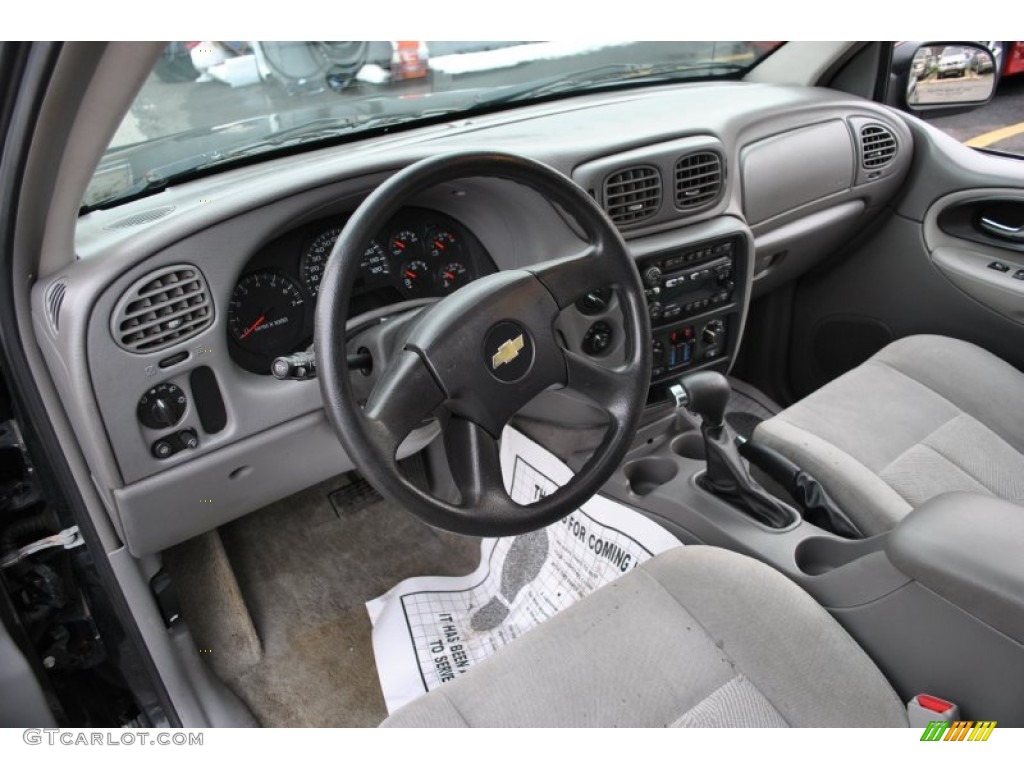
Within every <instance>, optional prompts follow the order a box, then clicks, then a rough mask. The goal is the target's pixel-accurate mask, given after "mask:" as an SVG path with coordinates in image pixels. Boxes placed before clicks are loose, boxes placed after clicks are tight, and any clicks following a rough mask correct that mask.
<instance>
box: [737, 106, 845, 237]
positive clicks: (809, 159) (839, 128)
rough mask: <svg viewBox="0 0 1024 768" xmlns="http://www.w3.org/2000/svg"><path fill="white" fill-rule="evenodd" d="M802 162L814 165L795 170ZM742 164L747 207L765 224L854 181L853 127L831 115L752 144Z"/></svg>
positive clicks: (750, 215)
mask: <svg viewBox="0 0 1024 768" xmlns="http://www.w3.org/2000/svg"><path fill="white" fill-rule="evenodd" d="M801 158H802V161H801ZM801 162H803V163H806V164H807V166H808V168H809V169H813V170H805V171H804V172H803V173H792V172H791V171H792V169H793V165H794V163H801ZM740 168H741V172H742V174H743V203H744V205H743V208H744V212H745V213H746V216H747V220H748V221H749V222H750V223H751V224H760V223H761V222H762V221H765V220H767V219H770V218H772V217H774V216H777V215H779V214H780V213H785V212H787V211H790V210H792V209H794V208H799V207H800V206H802V205H806V204H807V203H811V202H814V201H815V200H820V199H821V198H824V197H828V196H829V195H833V194H836V193H838V192H843V191H845V190H847V189H849V188H850V187H851V186H852V185H853V169H854V155H853V147H852V146H851V143H850V132H849V130H848V129H847V127H846V124H845V123H844V122H843V121H842V120H828V121H826V122H823V123H820V124H818V125H812V126H807V127H806V128H800V129H797V130H793V131H788V132H786V133H783V134H780V135H778V136H773V137H771V138H769V139H764V140H763V141H759V142H756V143H754V144H748V145H747V147H746V148H745V149H744V150H743V152H742V154H741V155H740Z"/></svg>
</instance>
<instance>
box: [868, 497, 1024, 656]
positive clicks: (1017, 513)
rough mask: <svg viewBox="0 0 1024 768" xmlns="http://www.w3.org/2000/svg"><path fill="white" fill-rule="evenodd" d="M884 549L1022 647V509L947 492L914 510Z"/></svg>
mask: <svg viewBox="0 0 1024 768" xmlns="http://www.w3.org/2000/svg"><path fill="white" fill-rule="evenodd" d="M885 551H886V553H887V554H888V555H889V558H890V559H891V560H892V562H893V563H894V564H895V565H896V567H898V568H899V569H900V570H901V571H903V572H904V573H906V574H907V575H909V576H912V577H913V578H914V579H915V580H917V581H919V582H920V583H921V584H922V585H924V586H925V587H928V588H929V589H931V590H932V591H934V592H935V593H936V594H939V595H941V596H942V597H944V598H946V599H947V600H949V601H950V602H952V603H953V604H955V605H958V606H960V607H961V608H963V609H964V610H965V611H967V612H968V613H970V614H972V615H973V616H976V617H977V618H978V619H980V620H981V621H984V622H985V623H986V624H989V625H990V626H992V627H994V628H995V629H997V630H999V631H1000V632H1003V633H1005V634H1007V635H1009V636H1010V637H1012V638H1014V639H1015V640H1016V641H1017V642H1019V643H1024V558H1022V557H1021V553H1022V552H1024V507H1022V506H1020V505H1019V504H1013V503H1011V502H1009V501H1004V500H1002V499H997V498H993V497H991V496H988V495H981V494H972V493H947V494H943V495H942V496H937V497H935V498H933V499H932V500H930V501H928V502H926V503H924V504H922V505H921V506H920V507H918V508H917V509H915V510H914V511H913V512H911V513H910V514H909V515H908V516H907V517H906V519H905V520H904V521H903V522H902V523H900V524H899V525H898V526H897V527H896V529H895V530H894V531H893V532H892V534H891V535H890V536H889V538H888V540H887V542H886V547H885Z"/></svg>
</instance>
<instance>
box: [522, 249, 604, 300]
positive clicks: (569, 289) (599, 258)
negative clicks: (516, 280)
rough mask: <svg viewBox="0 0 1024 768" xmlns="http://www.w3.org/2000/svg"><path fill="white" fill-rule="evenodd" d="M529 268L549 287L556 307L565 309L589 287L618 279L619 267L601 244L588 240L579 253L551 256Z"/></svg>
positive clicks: (593, 288)
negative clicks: (558, 257) (552, 257)
mask: <svg viewBox="0 0 1024 768" xmlns="http://www.w3.org/2000/svg"><path fill="white" fill-rule="evenodd" d="M529 271H530V272H532V273H533V275H534V276H535V277H536V278H537V279H538V280H540V281H541V282H542V283H543V284H544V287H545V288H547V289H548V291H550V293H551V295H552V297H553V298H554V300H555V303H556V304H557V305H558V308H559V309H565V308H566V307H568V306H570V305H571V304H572V303H573V302H575V301H576V300H577V299H578V298H580V297H581V296H583V295H584V294H586V293H587V292H589V291H593V290H595V289H597V288H603V287H605V286H606V285H612V284H614V283H618V282H620V281H621V280H622V274H621V273H622V268H621V265H620V264H619V262H618V261H616V260H615V259H613V258H611V257H610V256H609V255H608V254H607V253H606V249H605V247H604V246H602V245H601V244H600V243H592V244H590V245H588V246H587V247H586V249H584V251H583V252H582V253H576V254H572V255H571V256H565V257H562V258H560V259H552V260H551V261H546V262H544V263H543V264H538V265H537V266H535V267H530V268H529Z"/></svg>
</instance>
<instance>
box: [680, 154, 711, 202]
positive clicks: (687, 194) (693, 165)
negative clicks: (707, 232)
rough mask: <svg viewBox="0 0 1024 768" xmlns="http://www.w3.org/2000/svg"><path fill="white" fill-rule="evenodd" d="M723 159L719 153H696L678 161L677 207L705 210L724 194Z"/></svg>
mask: <svg viewBox="0 0 1024 768" xmlns="http://www.w3.org/2000/svg"><path fill="white" fill-rule="evenodd" d="M722 177H723V173H722V158H721V156H720V155H719V154H718V153H717V152H694V153H692V154H689V155H685V156H683V157H681V158H679V160H677V161H676V207H677V208H679V209H680V210H684V211H690V210H694V209H696V208H704V207H705V206H708V205H711V204H712V203H713V202H715V201H716V200H718V198H719V197H720V196H721V194H722Z"/></svg>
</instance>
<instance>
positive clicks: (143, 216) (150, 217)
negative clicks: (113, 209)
mask: <svg viewBox="0 0 1024 768" xmlns="http://www.w3.org/2000/svg"><path fill="white" fill-rule="evenodd" d="M174 208H175V206H173V205H165V206H164V207H163V208H153V209H151V210H148V211H142V212H141V213H133V214H132V215H131V216H123V217H122V218H120V219H118V220H117V221H115V222H113V223H111V224H107V226H105V227H104V229H128V228H129V227H138V226H141V225H143V224H150V223H151V222H154V221H156V220H157V219H162V218H163V217H164V216H166V215H167V214H169V213H170V212H171V211H173V210H174Z"/></svg>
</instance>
